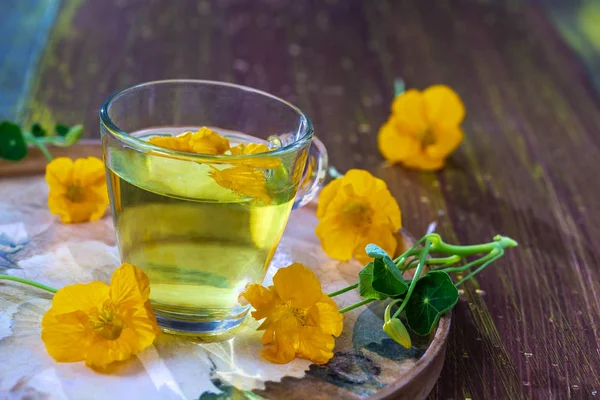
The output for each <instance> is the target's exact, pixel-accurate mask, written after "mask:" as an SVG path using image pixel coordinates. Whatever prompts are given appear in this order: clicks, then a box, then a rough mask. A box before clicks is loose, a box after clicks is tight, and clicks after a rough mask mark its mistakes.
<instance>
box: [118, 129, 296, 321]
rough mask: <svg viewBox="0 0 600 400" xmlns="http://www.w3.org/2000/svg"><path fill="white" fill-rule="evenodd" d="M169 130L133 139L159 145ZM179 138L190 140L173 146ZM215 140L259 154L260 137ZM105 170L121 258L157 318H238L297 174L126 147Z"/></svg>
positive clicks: (279, 230)
mask: <svg viewBox="0 0 600 400" xmlns="http://www.w3.org/2000/svg"><path fill="white" fill-rule="evenodd" d="M196 130H198V129H196ZM207 131H208V129H207ZM179 132H181V128H177V129H173V130H172V131H171V132H169V131H168V130H165V129H164V128H161V129H159V130H146V131H143V132H138V133H135V134H134V135H135V136H138V137H140V138H143V139H145V140H150V141H151V142H152V143H156V144H163V145H165V147H166V146H167V145H168V141H169V139H171V138H172V136H170V135H171V134H172V133H179ZM220 132H223V131H220ZM199 133H200V132H198V134H199ZM184 135H191V133H184V134H183V135H180V136H179V138H181V137H182V136H184ZM195 135H196V134H195ZM217 136H218V135H217ZM224 136H225V137H227V136H228V137H229V141H230V146H231V150H230V151H229V152H228V153H238V154H239V153H242V154H244V153H245V154H249V153H248V151H247V149H248V148H250V149H251V148H252V147H260V148H263V149H264V150H267V151H268V147H267V146H266V143H265V142H264V141H261V140H260V139H257V138H253V137H250V136H247V135H241V134H239V133H237V134H235V133H229V134H226V135H224ZM157 137H160V138H161V139H158V140H156V138H157ZM152 138H154V139H152ZM173 139H175V138H173ZM209 144H210V143H209ZM170 147H172V146H170ZM203 150H205V151H207V150H206V148H204V149H203ZM244 150H246V151H244ZM302 164H303V163H302ZM299 165H300V163H299ZM107 167H108V174H109V190H110V193H111V198H112V199H113V203H112V207H113V214H114V223H115V228H116V232H117V235H118V241H119V249H120V252H121V257H122V260H123V261H124V262H128V263H131V264H133V265H136V266H139V267H140V268H141V269H142V270H144V272H146V274H147V275H148V277H149V279H150V284H151V295H150V300H151V302H152V305H153V307H154V309H155V310H156V313H157V316H158V317H159V319H160V317H167V318H174V319H186V318H188V317H189V318H192V319H193V320H194V321H196V322H202V321H206V322H207V323H210V322H211V321H220V320H226V319H228V318H236V317H239V316H240V315H241V316H243V314H244V313H245V312H246V311H247V306H241V305H240V304H239V303H238V295H239V294H240V292H242V291H243V289H244V287H245V286H246V284H248V283H257V282H260V281H262V279H263V277H264V274H265V271H266V268H267V267H268V265H269V262H270V261H271V258H272V257H273V254H274V253H275V250H276V248H277V245H278V243H279V240H280V238H281V235H282V234H283V230H284V228H285V224H286V222H287V219H288V216H289V213H290V211H291V209H292V204H293V199H294V195H295V192H296V187H297V180H298V179H299V176H300V175H301V174H298V173H296V174H294V173H293V171H292V173H291V174H290V172H289V171H288V169H287V168H286V165H285V163H283V162H281V160H280V159H279V158H277V157H267V156H265V157H260V158H247V159H241V160H237V159H236V160H235V161H233V160H232V161H231V163H224V161H220V162H219V163H202V162H193V161H189V160H181V159H177V158H171V157H165V156H163V155H158V154H153V153H140V152H134V151H131V150H129V149H123V150H118V151H112V152H111V155H110V158H109V159H108V160H107ZM260 167H263V168H260ZM302 167H303V165H302ZM295 180H296V181H295Z"/></svg>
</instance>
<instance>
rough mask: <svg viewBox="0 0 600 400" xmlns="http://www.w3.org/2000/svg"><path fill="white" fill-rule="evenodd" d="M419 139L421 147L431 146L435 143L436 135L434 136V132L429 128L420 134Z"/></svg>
mask: <svg viewBox="0 0 600 400" xmlns="http://www.w3.org/2000/svg"><path fill="white" fill-rule="evenodd" d="M419 138H420V139H421V145H422V146H423V147H427V146H431V145H432V144H434V143H435V135H434V134H433V130H432V129H431V128H427V129H425V130H424V131H423V132H421V133H420V134H419Z"/></svg>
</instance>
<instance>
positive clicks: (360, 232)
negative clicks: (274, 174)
mask: <svg viewBox="0 0 600 400" xmlns="http://www.w3.org/2000/svg"><path fill="white" fill-rule="evenodd" d="M317 218H318V219H319V224H318V225H317V229H316V234H317V236H318V237H319V239H320V240H321V246H322V247H323V250H324V251H325V253H327V255H328V256H329V257H331V258H334V259H336V260H343V261H345V260H350V259H351V258H352V257H354V258H356V259H357V260H358V261H360V262H362V263H363V264H366V263H367V262H369V261H370V257H369V256H368V255H367V253H366V252H365V246H366V245H367V244H369V243H374V244H376V245H378V246H379V247H381V248H382V249H384V250H385V251H386V252H387V253H388V254H394V252H395V250H396V246H397V241H396V239H395V237H394V233H395V232H396V231H397V230H398V229H400V228H401V227H402V218H401V214H400V208H399V207H398V203H397V202H396V200H395V199H394V197H393V196H392V195H391V193H390V191H389V190H388V188H387V185H386V184H385V182H384V181H382V180H381V179H377V178H375V177H374V176H373V175H371V174H370V173H368V172H367V171H363V170H359V169H352V170H350V171H348V172H347V173H346V174H345V175H344V176H343V177H341V178H338V179H335V180H333V181H332V182H331V183H329V184H328V185H327V186H326V187H325V188H324V189H323V191H322V192H321V196H320V197H319V205H318V207H317Z"/></svg>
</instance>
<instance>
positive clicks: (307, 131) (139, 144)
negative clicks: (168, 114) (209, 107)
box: [100, 79, 314, 161]
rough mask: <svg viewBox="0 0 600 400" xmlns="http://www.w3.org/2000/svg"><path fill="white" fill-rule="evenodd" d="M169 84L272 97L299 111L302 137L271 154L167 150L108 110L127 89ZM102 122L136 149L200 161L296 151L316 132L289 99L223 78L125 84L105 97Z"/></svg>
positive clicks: (308, 120)
mask: <svg viewBox="0 0 600 400" xmlns="http://www.w3.org/2000/svg"><path fill="white" fill-rule="evenodd" d="M168 83H191V84H201V85H214V86H225V87H229V88H233V89H239V90H243V91H245V92H251V93H255V94H258V95H261V96H265V97H270V98H271V99H274V100H276V101H278V102H279V103H281V104H282V105H285V106H287V107H289V108H291V109H292V110H293V111H294V112H296V113H297V114H298V117H299V118H300V123H299V127H300V128H299V130H300V129H302V127H303V128H304V134H303V135H302V136H300V137H299V138H298V139H296V140H294V141H293V142H292V143H289V144H286V145H285V146H282V147H279V148H277V149H275V150H273V151H269V152H268V153H256V154H241V155H233V154H227V155H225V154H218V155H213V154H200V153H188V152H185V151H179V150H172V149H167V148H165V147H160V146H156V145H154V144H151V143H150V142H147V141H145V140H142V139H138V138H137V137H135V136H132V135H130V134H128V133H127V132H125V131H123V130H122V129H121V128H119V127H118V126H117V125H116V124H115V123H114V122H113V121H112V119H111V118H110V116H109V115H108V110H109V107H110V105H111V104H112V103H113V102H114V101H115V100H117V99H118V98H120V97H121V96H123V95H126V94H127V93H128V92H130V91H132V90H136V89H139V88H142V87H144V86H151V85H156V84H168ZM100 122H101V123H102V125H103V126H104V127H105V128H106V129H107V130H108V131H109V132H110V133H111V134H112V135H113V136H115V137H116V138H117V139H119V140H120V141H122V142H124V143H125V144H128V145H129V146H131V147H133V148H135V149H141V150H145V151H151V152H154V153H157V154H158V155H164V156H169V157H175V158H178V159H189V160H192V159H193V160H198V159H199V158H201V159H206V160H219V161H222V160H223V159H228V160H231V159H249V158H260V157H264V156H265V155H267V154H268V155H269V156H274V155H280V154H285V153H287V152H289V151H293V150H296V149H298V148H300V147H302V146H304V144H305V143H306V142H309V141H310V140H311V139H312V136H313V133H314V131H313V125H312V122H311V121H310V119H309V118H308V117H307V116H306V114H304V112H302V110H300V109H299V108H298V107H296V106H295V105H293V104H292V103H290V102H288V101H286V100H283V99H282V98H280V97H277V96H275V95H272V94H270V93H267V92H265V91H263V90H259V89H254V88H251V87H249V86H244V85H238V84H235V83H229V82H222V81H213V80H204V79H163V80H157V81H149V82H144V83H140V84H137V85H133V86H129V87H126V88H124V89H121V90H117V91H116V92H113V93H112V94H111V95H110V96H108V98H107V99H106V100H104V102H103V103H102V105H101V106H100ZM182 133H183V132H182Z"/></svg>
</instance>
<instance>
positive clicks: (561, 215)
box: [0, 0, 600, 399]
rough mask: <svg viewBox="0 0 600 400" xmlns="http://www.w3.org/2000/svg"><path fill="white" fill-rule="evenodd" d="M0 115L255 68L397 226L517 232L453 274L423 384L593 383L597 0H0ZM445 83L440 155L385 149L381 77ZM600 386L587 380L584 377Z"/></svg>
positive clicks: (57, 109)
mask: <svg viewBox="0 0 600 400" xmlns="http://www.w3.org/2000/svg"><path fill="white" fill-rule="evenodd" d="M567 3H568V4H567ZM0 10H2V13H1V14H0V54H1V55H0V119H3V118H8V119H16V120H18V121H20V122H32V121H40V122H42V123H43V124H51V123H52V122H53V121H60V122H65V123H79V122H82V121H83V122H84V123H85V126H86V136H87V137H90V138H94V137H98V135H99V133H98V132H99V131H98V118H97V109H98V107H99V106H100V104H101V102H102V101H103V100H104V99H105V98H106V97H107V96H108V94H109V93H111V92H112V91H114V90H117V89H120V88H123V87H125V86H128V85H131V84H133V83H139V82H143V81H149V80H156V79H164V78H200V79H214V80H223V81H231V82H237V83H241V84H245V85H249V86H254V87H257V88H260V89H263V90H266V91H269V92H271V93H274V94H276V95H278V96H281V97H283V98H285V99H288V100H290V101H292V102H294V103H295V104H297V105H298V106H299V107H300V108H302V109H303V110H304V111H305V112H306V113H307V114H308V115H309V116H310V117H311V118H312V120H313V122H314V125H315V128H316V131H317V134H318V135H319V136H320V138H321V139H322V140H323V141H324V142H325V144H326V146H327V148H328V150H329V154H330V160H331V163H332V164H333V165H335V166H336V167H337V168H338V169H339V170H340V171H345V170H348V169H350V168H357V167H358V168H366V169H369V170H371V171H373V172H374V173H376V174H377V175H378V176H380V177H382V178H384V179H385V180H386V181H387V182H388V185H389V186H390V188H391V190H392V192H393V194H394V195H395V196H396V197H397V199H398V201H399V203H400V205H401V208H402V210H403V219H404V225H405V227H406V228H407V229H408V230H409V231H411V232H413V233H415V234H417V235H418V234H420V233H422V232H423V231H424V230H425V228H426V227H427V225H428V223H430V222H432V221H438V231H439V232H440V233H441V234H442V235H443V236H444V237H446V238H448V240H451V241H457V242H461V243H470V242H478V241H483V240H488V239H490V238H491V237H492V236H493V235H494V234H496V233H502V234H505V235H509V236H511V237H513V238H515V239H517V240H518V241H519V242H520V244H521V245H520V247H519V248H517V249H516V250H514V251H510V252H508V253H507V255H506V257H505V258H504V259H502V260H501V261H500V262H498V263H497V265H495V267H493V268H490V269H488V270H486V271H485V272H484V273H483V274H481V275H480V276H479V277H478V280H477V281H471V283H469V284H467V285H465V287H464V295H463V296H462V300H461V301H460V303H459V305H458V306H457V308H456V310H455V312H454V319H453V326H452V334H451V338H450V342H449V346H448V355H447V360H446V364H445V367H444V370H443V372H442V376H441V379H440V380H439V383H438V385H437V387H436V388H435V389H434V391H433V392H432V394H431V398H432V399H466V398H473V399H483V398H486V399H487V398H495V399H509V398H510V399H519V398H536V399H565V398H577V399H579V398H581V399H588V398H594V396H596V395H597V393H598V392H600V334H599V329H600V326H599V323H600V267H599V265H598V264H599V262H600V247H599V245H598V242H599V239H600V208H599V207H598V204H597V199H598V197H597V196H598V195H599V194H600V179H598V168H599V167H600V156H599V154H600V133H599V129H600V112H599V110H598V106H599V104H600V97H599V93H600V91H599V89H600V78H598V77H599V76H600V39H599V37H600V36H599V34H598V26H600V3H598V2H592V1H584V0H581V1H575V0H573V1H569V2H560V1H552V0H543V1H542V0H538V1H489V0H488V1H483V0H481V1H466V0H437V1H434V0H420V1H418V2H417V1H413V2H411V1H400V0H398V1H381V0H364V1H358V0H337V1H336V0H327V1H325V0H318V1H317V0H315V1H282V0H260V1H259V0H219V1H213V2H210V1H199V0H194V1H184V0H178V1H172V0H171V1H169V0H159V1H150V0H102V1H99V0H64V1H62V3H60V4H59V3H58V2H57V1H55V0H19V1H18V2H16V1H12V0H0ZM395 77H402V78H403V79H404V80H405V81H406V83H407V85H408V86H409V87H416V88H424V87H426V86H428V85H431V84H434V83H446V84H449V85H451V86H452V87H453V88H455V90H456V91H457V92H458V93H459V94H460V95H461V96H462V98H463V100H464V102H465V104H466V107H467V119H466V121H465V123H464V130H465V135H466V138H465V141H464V143H463V144H462V146H461V147H460V149H459V150H458V151H457V152H456V153H455V154H454V155H453V156H452V157H451V159H450V161H449V163H448V166H447V168H446V169H444V170H443V171H441V172H439V173H419V172H413V171H406V170H404V169H402V168H401V167H388V166H386V165H385V164H384V163H383V159H382V157H381V156H380V155H379V153H378V151H377V145H376V134H377V130H378V128H379V126H380V124H381V123H382V122H383V121H384V120H385V119H386V118H387V115H388V108H389V105H390V103H391V100H392V94H393V93H392V92H393V90H392V82H393V80H394V78H395ZM598 398H600V395H598Z"/></svg>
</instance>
